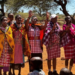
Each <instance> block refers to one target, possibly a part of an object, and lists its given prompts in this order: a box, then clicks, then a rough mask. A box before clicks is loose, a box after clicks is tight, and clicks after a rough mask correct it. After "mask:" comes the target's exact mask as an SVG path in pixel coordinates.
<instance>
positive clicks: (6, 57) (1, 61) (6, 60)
mask: <svg viewBox="0 0 75 75" xmlns="http://www.w3.org/2000/svg"><path fill="white" fill-rule="evenodd" d="M9 49H10V47H9V45H8V42H7V39H6V38H5V39H4V48H3V52H2V54H1V58H0V66H4V67H9V66H10V54H9V53H8V50H9Z"/></svg>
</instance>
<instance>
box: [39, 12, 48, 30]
mask: <svg viewBox="0 0 75 75" xmlns="http://www.w3.org/2000/svg"><path fill="white" fill-rule="evenodd" d="M48 19H49V13H48V12H46V20H45V25H44V26H39V28H40V30H42V29H44V28H46V26H47V23H48Z"/></svg>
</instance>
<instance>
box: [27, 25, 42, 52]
mask: <svg viewBox="0 0 75 75" xmlns="http://www.w3.org/2000/svg"><path fill="white" fill-rule="evenodd" d="M36 37H38V39H37V40H36ZM28 38H29V43H30V48H31V53H42V49H41V41H40V29H39V28H38V27H37V26H36V28H33V27H32V26H29V31H28Z"/></svg>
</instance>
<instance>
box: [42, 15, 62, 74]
mask: <svg viewBox="0 0 75 75" xmlns="http://www.w3.org/2000/svg"><path fill="white" fill-rule="evenodd" d="M60 30H61V29H60V27H59V25H58V23H57V15H55V14H53V15H51V21H50V22H49V23H48V24H47V27H46V29H45V34H44V38H43V39H44V40H43V41H44V42H43V43H44V44H45V45H46V49H47V54H48V69H49V72H48V75H58V74H57V71H56V58H57V57H60V46H59V43H60V36H59V33H60ZM51 60H53V72H52V71H51Z"/></svg>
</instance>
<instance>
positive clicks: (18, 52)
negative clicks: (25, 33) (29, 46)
mask: <svg viewBox="0 0 75 75" xmlns="http://www.w3.org/2000/svg"><path fill="white" fill-rule="evenodd" d="M13 36H14V41H15V54H14V55H15V56H14V57H15V58H14V59H15V60H14V63H15V64H21V63H23V48H22V34H21V32H19V30H17V31H14V32H13Z"/></svg>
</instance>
